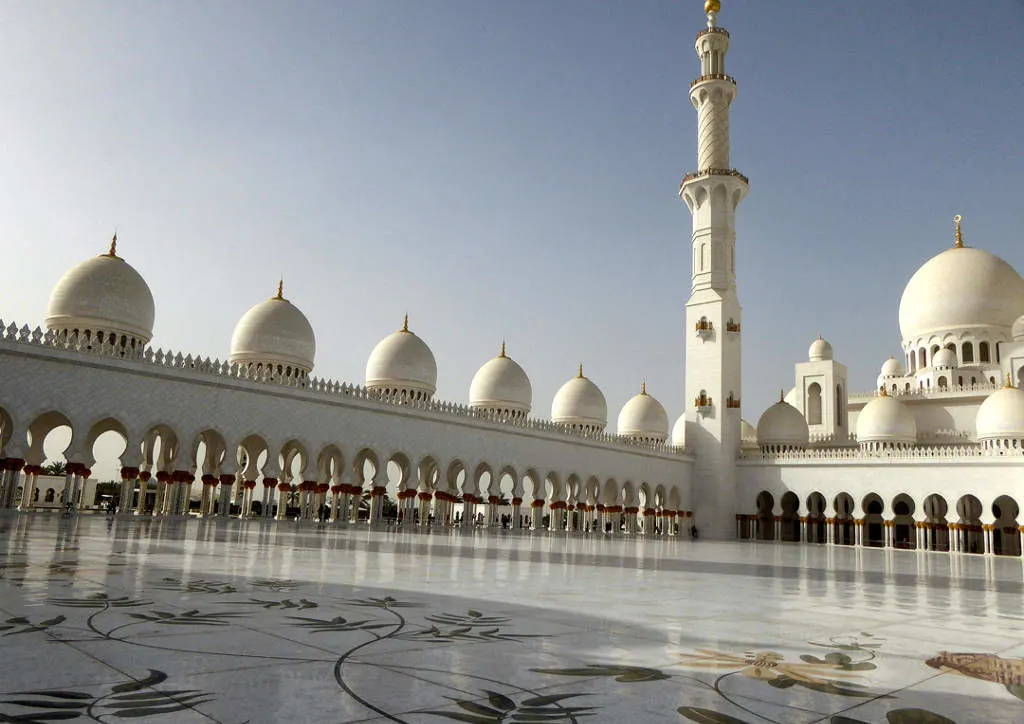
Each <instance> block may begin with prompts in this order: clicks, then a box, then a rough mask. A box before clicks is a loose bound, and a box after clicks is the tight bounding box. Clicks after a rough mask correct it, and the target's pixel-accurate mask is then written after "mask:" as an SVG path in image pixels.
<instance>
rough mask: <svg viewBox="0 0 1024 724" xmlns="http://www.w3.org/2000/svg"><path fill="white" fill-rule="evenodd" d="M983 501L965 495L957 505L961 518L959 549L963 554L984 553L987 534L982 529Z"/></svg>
mask: <svg viewBox="0 0 1024 724" xmlns="http://www.w3.org/2000/svg"><path fill="white" fill-rule="evenodd" d="M981 510H982V508H981V501H980V500H978V499H977V498H975V497H974V496H973V495H965V496H963V497H962V498H960V500H958V501H957V503H956V512H957V515H959V516H960V522H959V528H960V530H959V534H960V546H959V549H960V550H961V552H963V553H984V552H985V532H984V530H983V529H982V527H981Z"/></svg>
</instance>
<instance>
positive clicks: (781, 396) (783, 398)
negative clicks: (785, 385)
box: [779, 390, 786, 402]
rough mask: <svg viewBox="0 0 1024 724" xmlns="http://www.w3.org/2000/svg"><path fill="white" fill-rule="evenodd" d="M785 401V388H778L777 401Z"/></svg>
mask: <svg viewBox="0 0 1024 724" xmlns="http://www.w3.org/2000/svg"><path fill="white" fill-rule="evenodd" d="M785 401H786V391H785V390H779V402H785Z"/></svg>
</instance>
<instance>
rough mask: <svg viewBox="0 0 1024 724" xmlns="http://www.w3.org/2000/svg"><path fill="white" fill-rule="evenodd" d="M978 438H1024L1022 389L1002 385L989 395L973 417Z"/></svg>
mask: <svg viewBox="0 0 1024 724" xmlns="http://www.w3.org/2000/svg"><path fill="white" fill-rule="evenodd" d="M975 427H976V429H977V431H978V439H979V440H985V439H1009V440H1014V439H1016V440H1020V439H1021V438H1024V390H1020V389H1018V388H1016V387H1004V388H1003V389H1001V390H996V391H995V392H993V393H992V394H991V395H989V396H988V397H987V398H986V399H985V401H984V402H982V403H981V407H979V408H978V415H977V417H976V418H975Z"/></svg>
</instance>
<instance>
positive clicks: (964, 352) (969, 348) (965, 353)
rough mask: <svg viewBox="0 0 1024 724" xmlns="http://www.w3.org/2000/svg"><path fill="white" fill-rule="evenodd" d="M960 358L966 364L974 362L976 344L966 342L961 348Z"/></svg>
mask: <svg viewBox="0 0 1024 724" xmlns="http://www.w3.org/2000/svg"><path fill="white" fill-rule="evenodd" d="M960 359H961V360H962V361H963V363H964V364H970V363H971V362H974V345H973V344H972V343H971V342H964V343H963V346H962V347H961V348H960Z"/></svg>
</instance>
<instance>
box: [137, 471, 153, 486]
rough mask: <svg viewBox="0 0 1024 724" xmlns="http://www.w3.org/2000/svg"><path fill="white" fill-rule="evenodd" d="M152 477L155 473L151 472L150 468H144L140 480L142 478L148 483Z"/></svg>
mask: <svg viewBox="0 0 1024 724" xmlns="http://www.w3.org/2000/svg"><path fill="white" fill-rule="evenodd" d="M152 479H153V473H151V472H149V471H148V470H143V471H142V472H141V473H139V480H141V481H142V482H144V483H148V482H149V481H150V480H152Z"/></svg>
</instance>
